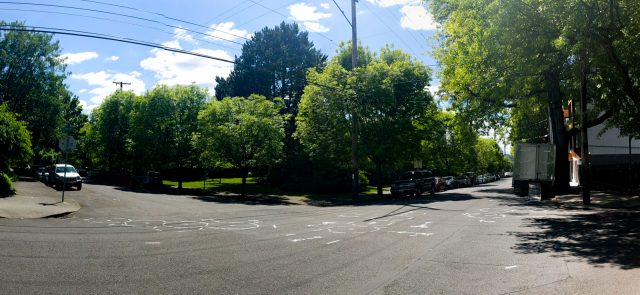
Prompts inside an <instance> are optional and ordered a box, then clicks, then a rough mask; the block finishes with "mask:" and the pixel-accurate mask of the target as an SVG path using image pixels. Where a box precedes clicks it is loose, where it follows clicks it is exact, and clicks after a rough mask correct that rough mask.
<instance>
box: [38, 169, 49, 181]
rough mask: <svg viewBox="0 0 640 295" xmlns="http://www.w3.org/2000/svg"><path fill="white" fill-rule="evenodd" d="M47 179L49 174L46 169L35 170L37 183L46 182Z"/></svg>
mask: <svg viewBox="0 0 640 295" xmlns="http://www.w3.org/2000/svg"><path fill="white" fill-rule="evenodd" d="M48 177H49V172H48V171H47V167H40V168H38V170H36V178H38V180H39V181H42V182H47V178H48Z"/></svg>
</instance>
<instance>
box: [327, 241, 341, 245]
mask: <svg viewBox="0 0 640 295" xmlns="http://www.w3.org/2000/svg"><path fill="white" fill-rule="evenodd" d="M337 242H340V240H335V241H331V242H328V243H327V245H331V244H335V243H337Z"/></svg>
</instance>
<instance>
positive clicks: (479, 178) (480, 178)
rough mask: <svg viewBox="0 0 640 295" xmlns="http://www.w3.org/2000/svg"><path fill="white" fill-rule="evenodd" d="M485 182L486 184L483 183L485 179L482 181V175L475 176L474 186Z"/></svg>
mask: <svg viewBox="0 0 640 295" xmlns="http://www.w3.org/2000/svg"><path fill="white" fill-rule="evenodd" d="M485 182H486V181H485V179H484V175H483V174H480V175H477V176H476V181H475V184H483V183H485Z"/></svg>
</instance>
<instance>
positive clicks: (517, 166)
mask: <svg viewBox="0 0 640 295" xmlns="http://www.w3.org/2000/svg"><path fill="white" fill-rule="evenodd" d="M555 163H556V147H555V145H552V144H530V143H520V144H517V145H516V148H515V155H514V158H513V179H512V181H511V186H512V187H513V191H514V193H515V194H516V195H519V196H526V195H528V194H529V184H530V183H539V184H540V188H541V190H542V191H541V193H542V196H543V197H546V196H550V195H552V193H553V192H552V189H553V181H554V178H555V175H554V172H555Z"/></svg>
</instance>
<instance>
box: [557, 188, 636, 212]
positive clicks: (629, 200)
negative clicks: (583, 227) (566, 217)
mask: <svg viewBox="0 0 640 295" xmlns="http://www.w3.org/2000/svg"><path fill="white" fill-rule="evenodd" d="M554 201H555V202H556V203H558V204H561V205H562V206H565V207H572V208H584V207H585V206H584V205H583V204H582V195H581V193H580V191H578V190H576V191H575V192H572V193H571V194H566V195H558V196H556V198H555V199H554ZM589 207H591V208H601V209H630V210H637V209H640V195H637V194H636V195H628V194H627V195H624V194H620V193H614V192H608V191H592V192H591V205H590V206H589Z"/></svg>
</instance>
